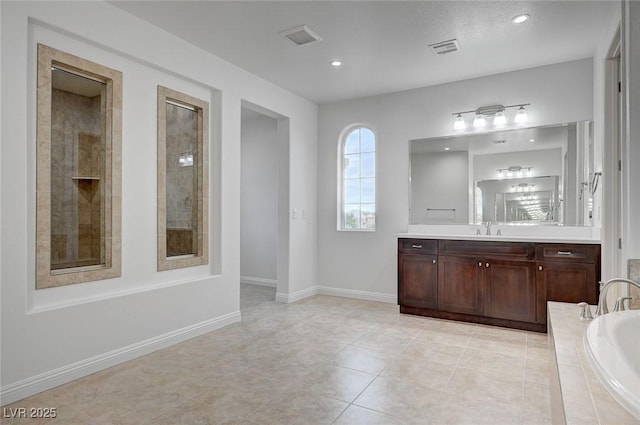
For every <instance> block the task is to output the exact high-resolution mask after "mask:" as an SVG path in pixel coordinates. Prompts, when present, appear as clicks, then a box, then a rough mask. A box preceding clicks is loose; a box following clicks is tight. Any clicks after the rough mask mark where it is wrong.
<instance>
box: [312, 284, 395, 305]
mask: <svg viewBox="0 0 640 425" xmlns="http://www.w3.org/2000/svg"><path fill="white" fill-rule="evenodd" d="M316 288H317V293H318V294H320V295H331V296H334V297H344V298H355V299H358V300H366V301H378V302H381V303H390V304H397V302H398V297H397V296H396V295H395V294H382V293H380V292H367V291H357V290H355V289H343V288H332V287H329V286H317V287H316Z"/></svg>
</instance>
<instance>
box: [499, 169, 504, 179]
mask: <svg viewBox="0 0 640 425" xmlns="http://www.w3.org/2000/svg"><path fill="white" fill-rule="evenodd" d="M498 178H499V179H502V178H504V173H503V172H502V170H498Z"/></svg>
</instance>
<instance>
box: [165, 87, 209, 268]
mask: <svg viewBox="0 0 640 425" xmlns="http://www.w3.org/2000/svg"><path fill="white" fill-rule="evenodd" d="M208 158H209V103H208V102H205V101H203V100H200V99H197V98H195V97H193V96H189V95H187V94H184V93H181V92H178V91H176V90H172V89H169V88H166V87H162V86H158V270H159V271H162V270H170V269H177V268H183V267H192V266H199V265H204V264H208V263H209V252H208V251H209V250H208V246H209V238H208V233H209V224H208V217H209V208H208V205H209V199H208V196H207V194H208V193H209V174H208V169H209V164H208V162H209V160H208Z"/></svg>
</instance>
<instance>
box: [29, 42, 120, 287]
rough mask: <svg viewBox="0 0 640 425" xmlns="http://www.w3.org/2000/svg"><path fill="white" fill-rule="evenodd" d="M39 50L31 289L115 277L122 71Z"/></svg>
mask: <svg viewBox="0 0 640 425" xmlns="http://www.w3.org/2000/svg"><path fill="white" fill-rule="evenodd" d="M37 47H38V71H37V128H36V289H44V288H51V287H57V286H63V285H70V284H76V283H82V282H89V281H96V280H103V279H110V278H115V277H119V276H120V274H121V202H122V201H121V199H122V198H121V163H122V160H121V140H122V73H121V72H119V71H116V70H114V69H111V68H108V67H106V66H103V65H99V64H97V63H94V62H90V61H88V60H85V59H82V58H79V57H77V56H74V55H72V54H69V53H66V52H63V51H61V50H57V49H54V48H52V47H49V46H46V45H43V44H38V46H37Z"/></svg>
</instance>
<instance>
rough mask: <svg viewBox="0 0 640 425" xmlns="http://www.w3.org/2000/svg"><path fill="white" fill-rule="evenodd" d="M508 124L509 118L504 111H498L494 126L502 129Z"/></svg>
mask: <svg viewBox="0 0 640 425" xmlns="http://www.w3.org/2000/svg"><path fill="white" fill-rule="evenodd" d="M506 123H507V117H505V116H504V111H498V112H497V113H496V114H495V116H494V117H493V125H495V126H497V127H501V126H503V125H505V124H506Z"/></svg>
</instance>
